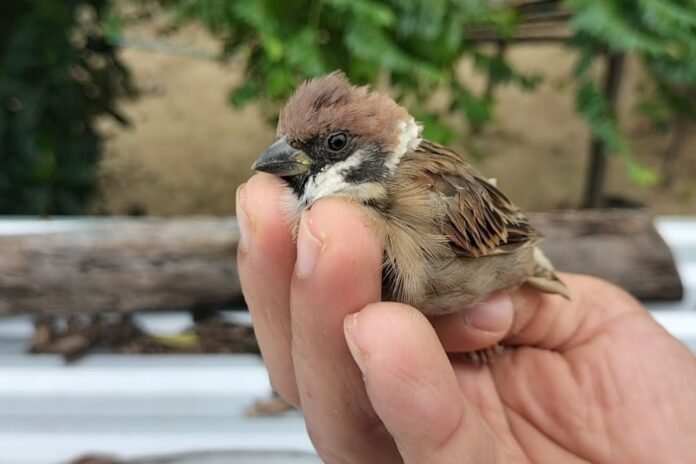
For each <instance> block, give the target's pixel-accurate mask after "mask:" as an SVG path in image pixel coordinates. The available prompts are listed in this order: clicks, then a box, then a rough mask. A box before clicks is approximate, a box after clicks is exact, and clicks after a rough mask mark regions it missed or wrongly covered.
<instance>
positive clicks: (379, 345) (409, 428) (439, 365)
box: [345, 303, 504, 464]
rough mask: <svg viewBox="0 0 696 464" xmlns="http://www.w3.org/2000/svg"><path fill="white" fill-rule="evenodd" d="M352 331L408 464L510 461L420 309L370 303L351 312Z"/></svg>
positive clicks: (356, 353) (372, 390)
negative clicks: (468, 396) (466, 395)
mask: <svg viewBox="0 0 696 464" xmlns="http://www.w3.org/2000/svg"><path fill="white" fill-rule="evenodd" d="M345 336H346V339H347V341H348V345H349V346H350V349H351V352H352V354H353V357H354V358H355V361H356V363H357V364H358V365H359V366H360V369H361V371H362V373H363V376H364V382H365V388H366V389H367V394H368V396H369V399H370V401H371V403H372V406H373V407H374V409H375V411H376V412H377V414H378V415H379V417H380V418H381V419H382V421H383V422H384V425H385V427H386V428H387V430H388V431H389V433H390V434H391V435H393V437H394V439H395V441H396V443H397V445H398V448H399V451H400V453H401V454H402V456H403V458H404V462H405V463H406V464H410V463H413V464H421V463H428V464H438V463H453V462H476V463H481V464H487V463H498V464H500V463H501V462H504V461H503V458H504V457H503V455H502V451H501V448H500V446H499V444H497V443H496V442H495V440H494V438H493V435H492V434H491V432H490V431H489V429H488V427H487V426H486V425H485V423H484V422H483V420H482V419H481V417H480V416H479V415H478V413H477V412H476V411H475V410H474V408H472V407H471V406H470V405H469V403H468V402H467V400H466V398H464V396H463V395H462V392H461V390H460V388H459V384H458V382H457V379H456V377H455V374H454V371H453V369H452V366H451V364H450V362H449V360H448V359H447V356H446V354H445V352H444V351H443V349H442V346H441V344H440V341H439V339H438V337H437V335H436V334H435V331H434V330H433V329H432V327H431V325H430V324H429V323H428V321H427V319H426V318H425V317H424V316H423V315H421V314H420V313H419V312H418V311H417V310H415V309H414V308H412V307H409V306H405V305H400V304H396V303H378V304H373V305H369V306H367V307H366V308H365V309H363V310H362V311H360V312H359V313H357V314H354V315H351V316H349V317H347V318H346V321H345ZM497 445H498V446H497Z"/></svg>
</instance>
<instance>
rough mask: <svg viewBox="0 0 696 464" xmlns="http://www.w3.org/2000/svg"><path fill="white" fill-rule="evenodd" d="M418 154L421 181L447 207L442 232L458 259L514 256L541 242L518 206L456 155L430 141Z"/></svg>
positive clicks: (421, 147) (420, 147) (423, 145)
mask: <svg viewBox="0 0 696 464" xmlns="http://www.w3.org/2000/svg"><path fill="white" fill-rule="evenodd" d="M414 155H415V156H417V157H424V159H423V160H422V161H424V163H423V164H421V166H426V168H425V169H424V170H423V171H421V173H422V174H421V176H420V177H419V179H418V180H419V181H420V182H422V183H423V184H425V186H426V187H427V188H428V189H429V190H430V191H431V192H432V193H434V194H436V195H438V196H439V198H440V200H441V201H442V202H443V204H444V208H445V213H446V214H445V219H444V220H443V221H442V224H441V229H442V233H443V235H445V236H446V237H447V238H448V239H449V241H450V242H451V245H452V247H453V249H454V250H455V252H456V253H457V254H459V255H463V256H470V257H476V258H477V257H480V256H491V255H496V254H505V253H512V252H513V251H515V250H517V249H519V248H521V247H523V246H525V245H530V244H534V243H536V242H537V241H538V240H539V239H540V238H541V236H540V235H539V233H538V232H537V231H536V230H535V229H534V228H533V227H532V226H531V225H530V224H529V221H528V219H527V218H526V216H525V215H524V214H523V213H522V211H520V209H519V208H518V207H517V206H515V205H514V204H513V203H512V202H510V200H508V199H507V197H506V196H505V195H504V194H503V193H502V192H501V191H500V190H498V189H497V188H496V186H495V185H493V183H491V182H490V181H488V180H486V179H485V178H484V177H482V176H481V175H479V174H478V173H477V172H476V171H475V170H474V169H473V168H472V167H471V166H469V165H468V164H467V163H465V162H464V161H463V160H462V159H461V158H460V157H459V156H458V155H457V154H456V153H454V152H453V151H451V150H449V149H447V148H445V147H443V146H440V145H437V144H435V143H433V142H429V141H427V140H424V141H423V142H421V144H420V146H419V147H418V149H417V150H416V153H414ZM426 159H427V162H425V161H426Z"/></svg>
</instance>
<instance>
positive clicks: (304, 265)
mask: <svg viewBox="0 0 696 464" xmlns="http://www.w3.org/2000/svg"><path fill="white" fill-rule="evenodd" d="M314 228H316V224H315V223H314V222H313V221H312V216H311V211H309V212H307V213H305V214H304V215H303V216H302V221H301V222H300V231H299V234H298V236H297V262H296V263H295V273H296V274H297V276H298V277H302V278H305V277H309V276H310V275H311V274H312V272H313V271H314V268H315V267H316V265H317V260H318V259H319V253H320V252H321V247H322V242H321V240H319V239H318V238H317V235H319V234H317V233H316V231H313V230H312V229H314Z"/></svg>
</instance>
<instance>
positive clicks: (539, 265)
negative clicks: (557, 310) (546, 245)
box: [524, 247, 570, 300]
mask: <svg viewBox="0 0 696 464" xmlns="http://www.w3.org/2000/svg"><path fill="white" fill-rule="evenodd" d="M524 283H525V284H526V285H529V286H530V287H532V288H535V289H537V290H540V291H542V292H545V293H553V294H557V295H561V296H562V297H563V298H565V299H567V300H570V293H569V292H568V287H566V284H564V283H563V281H562V280H561V279H559V278H558V276H557V275H556V272H555V270H554V268H553V265H552V264H551V261H549V259H548V258H547V257H546V255H544V253H543V252H542V251H541V250H540V249H539V248H538V247H534V274H533V275H532V276H531V277H529V278H527V280H525V282H524Z"/></svg>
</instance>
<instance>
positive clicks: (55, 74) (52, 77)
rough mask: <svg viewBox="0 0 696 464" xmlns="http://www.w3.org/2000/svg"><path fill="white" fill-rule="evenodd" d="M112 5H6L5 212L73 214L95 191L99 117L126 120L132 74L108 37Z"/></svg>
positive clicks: (0, 197) (2, 20) (2, 29)
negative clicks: (117, 104)
mask: <svg viewBox="0 0 696 464" xmlns="http://www.w3.org/2000/svg"><path fill="white" fill-rule="evenodd" d="M107 4H108V1H107V0H82V1H77V0H23V1H16V2H5V4H4V5H3V12H2V15H1V16H0V213H2V214H74V213H79V212H81V211H82V209H83V207H84V205H85V203H86V201H87V199H88V198H89V195H90V193H91V192H92V189H93V185H94V179H95V168H96V164H97V161H98V159H99V156H100V153H101V140H100V137H99V134H98V133H97V131H96V130H95V127H94V122H95V119H96V118H97V117H99V116H101V115H104V114H109V115H111V116H114V117H116V118H117V119H118V120H120V121H122V122H125V120H123V118H122V117H121V116H119V115H118V114H117V113H116V111H115V109H114V99H115V98H116V97H118V96H121V95H124V94H126V93H130V86H129V84H128V75H127V73H126V71H125V69H124V68H123V66H122V65H121V63H120V62H119V61H118V59H117V57H116V51H115V49H114V47H113V46H112V45H110V44H109V43H108V42H107V40H106V39H105V36H104V32H103V29H102V27H101V20H102V18H104V16H105V14H106V9H107Z"/></svg>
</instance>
